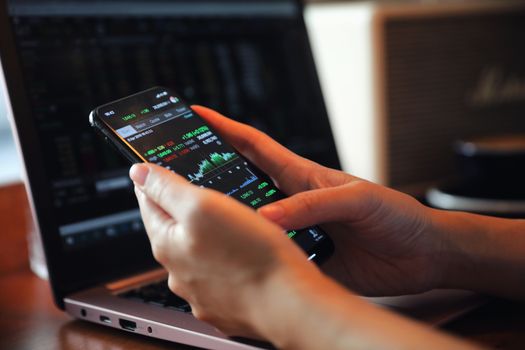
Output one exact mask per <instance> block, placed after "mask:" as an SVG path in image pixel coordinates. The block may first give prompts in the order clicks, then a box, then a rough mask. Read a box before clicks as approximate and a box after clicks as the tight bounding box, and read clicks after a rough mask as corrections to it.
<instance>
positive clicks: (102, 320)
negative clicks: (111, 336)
mask: <svg viewBox="0 0 525 350" xmlns="http://www.w3.org/2000/svg"><path fill="white" fill-rule="evenodd" d="M100 322H102V323H111V319H110V318H109V317H107V316H104V315H100Z"/></svg>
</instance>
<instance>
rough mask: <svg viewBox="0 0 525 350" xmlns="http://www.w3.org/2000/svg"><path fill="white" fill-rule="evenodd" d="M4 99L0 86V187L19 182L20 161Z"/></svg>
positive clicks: (3, 92)
mask: <svg viewBox="0 0 525 350" xmlns="http://www.w3.org/2000/svg"><path fill="white" fill-rule="evenodd" d="M5 98H6V96H5V91H4V90H3V89H2V87H1V86H0V164H2V165H1V166H0V186H1V185H4V184H9V183H13V182H18V181H21V175H20V174H21V168H20V161H19V156H18V153H17V151H16V147H15V144H14V140H13V134H12V132H11V129H10V126H9V121H8V119H7V108H6V103H5Z"/></svg>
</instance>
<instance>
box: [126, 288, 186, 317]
mask: <svg viewBox="0 0 525 350" xmlns="http://www.w3.org/2000/svg"><path fill="white" fill-rule="evenodd" d="M119 296H121V297H123V298H126V299H133V300H140V301H142V302H145V303H148V304H151V305H155V306H159V307H166V308H169V309H174V310H177V311H182V312H187V313H189V312H191V306H190V305H189V304H188V302H187V301H186V300H184V299H182V298H181V297H179V296H178V295H175V294H173V293H172V292H171V290H170V289H169V288H168V282H167V281H160V282H155V283H152V284H148V285H146V286H142V287H139V288H136V289H132V290H130V291H127V292H124V293H122V294H120V295H119Z"/></svg>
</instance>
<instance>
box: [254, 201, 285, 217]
mask: <svg viewBox="0 0 525 350" xmlns="http://www.w3.org/2000/svg"><path fill="white" fill-rule="evenodd" d="M258 211H259V214H261V215H262V216H264V217H265V218H267V219H269V220H272V221H278V220H280V219H282V218H283V217H284V208H283V207H282V206H281V205H279V204H274V205H272V204H269V205H267V206H265V207H262V208H260V209H259V210H258Z"/></svg>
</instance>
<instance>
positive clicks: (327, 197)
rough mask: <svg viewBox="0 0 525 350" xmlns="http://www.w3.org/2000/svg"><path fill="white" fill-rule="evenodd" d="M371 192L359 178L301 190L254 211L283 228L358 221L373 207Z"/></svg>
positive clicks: (369, 186) (370, 187)
mask: <svg viewBox="0 0 525 350" xmlns="http://www.w3.org/2000/svg"><path fill="white" fill-rule="evenodd" d="M372 191H373V187H372V186H371V183H368V182H365V181H360V180H359V181H354V182H351V183H349V184H345V185H343V186H338V187H330V188H324V189H319V190H313V191H307V192H301V193H298V194H296V195H294V196H292V197H289V198H286V199H283V200H280V201H277V202H274V203H271V204H268V205H266V206H264V207H262V208H260V209H259V210H258V212H259V214H261V215H262V216H264V217H265V218H267V219H268V220H271V221H273V222H275V223H277V224H279V225H280V226H281V227H283V228H285V229H300V228H304V227H308V226H313V225H317V224H323V223H328V222H336V221H358V220H360V219H362V218H364V217H366V216H367V215H368V214H369V213H370V212H371V211H370V210H371V208H373V207H374V206H373V202H374V201H373V197H374V196H372Z"/></svg>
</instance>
